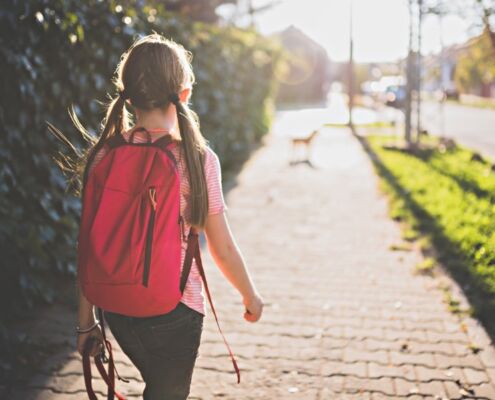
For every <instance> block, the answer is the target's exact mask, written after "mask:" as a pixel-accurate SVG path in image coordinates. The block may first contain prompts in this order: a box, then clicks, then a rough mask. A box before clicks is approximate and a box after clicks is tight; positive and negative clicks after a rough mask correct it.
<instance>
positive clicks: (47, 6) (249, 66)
mask: <svg viewBox="0 0 495 400" xmlns="http://www.w3.org/2000/svg"><path fill="white" fill-rule="evenodd" d="M158 3H159V2H157V4H158ZM117 4H120V5H121V6H123V7H120V6H117V7H116V5H117ZM146 4H148V3H147V2H144V1H121V2H119V3H115V2H110V1H108V2H107V1H98V0H88V1H76V0H64V1H62V0H55V1H42V0H38V1H15V0H8V1H7V4H4V5H3V6H2V10H1V11H0V31H1V35H0V37H1V39H0V40H1V46H0V67H1V71H2V73H1V75H0V76H1V78H0V79H1V87H2V93H3V96H2V100H1V104H0V107H1V108H0V122H1V124H0V129H1V130H2V132H1V139H0V140H1V142H0V160H1V164H0V218H1V220H2V223H1V226H0V243H1V244H0V251H1V254H2V268H1V270H0V312H1V318H0V328H1V329H0V332H1V334H2V335H1V336H0V343H1V342H5V341H3V340H1V339H2V338H3V339H5V338H6V337H7V335H8V331H7V328H6V326H7V321H8V320H9V319H10V317H12V316H15V315H21V313H22V312H24V311H25V310H26V309H29V308H32V307H33V306H35V305H36V304H39V303H41V302H51V301H53V300H54V299H55V298H56V297H57V294H58V290H59V287H60V285H59V284H58V283H59V282H60V281H62V282H67V278H71V277H74V274H75V271H76V265H75V243H76V233H77V227H78V216H79V211H80V203H79V199H78V198H77V197H75V196H74V195H73V194H71V193H70V192H68V191H67V182H66V177H64V176H63V174H62V173H61V171H60V170H59V168H58V167H57V166H56V165H55V163H54V162H53V156H55V155H56V153H57V151H59V150H62V151H64V149H63V147H61V146H60V142H59V141H57V140H56V139H55V138H54V137H53V135H51V134H50V133H49V132H48V130H47V128H46V121H49V122H51V123H53V124H54V125H55V126H57V127H58V128H60V129H61V130H62V131H63V132H64V133H66V135H67V136H68V137H69V138H70V139H71V141H73V143H76V144H77V145H78V146H82V145H83V142H82V140H81V138H80V137H79V135H78V134H77V132H76V130H75V129H74V127H73V125H72V123H71V121H70V119H69V116H68V113H67V110H68V108H69V107H70V106H71V104H74V106H75V109H76V111H77V113H78V115H79V116H80V118H81V119H82V121H83V123H84V124H85V125H86V126H88V127H89V128H90V130H91V131H93V132H97V131H98V127H99V123H100V121H101V119H102V117H103V112H102V108H101V104H100V102H101V101H105V100H106V94H107V92H108V91H113V88H112V87H111V85H110V82H111V77H112V75H113V72H114V70H115V67H116V65H117V63H118V61H119V57H120V55H121V54H122V52H123V51H124V50H125V49H126V48H127V47H128V46H129V45H130V44H131V43H132V42H133V40H134V39H135V38H136V37H137V36H139V35H145V34H149V33H152V31H156V32H158V33H163V34H164V35H165V36H167V37H171V38H173V39H175V40H176V41H178V42H180V43H182V44H183V45H184V46H185V47H186V48H188V49H189V50H191V51H192V52H193V54H194V61H193V65H194V68H195V73H196V76H197V81H198V82H197V86H196V87H195V89H194V93H193V100H192V103H193V109H195V110H196V111H197V112H198V114H199V116H200V119H201V122H202V130H203V133H204V134H205V136H206V137H207V139H209V140H210V143H211V145H212V147H213V148H214V149H215V150H216V151H217V152H218V154H219V156H220V158H221V160H222V162H223V166H224V167H230V166H232V165H233V164H235V163H236V162H237V161H238V160H239V159H240V158H242V157H244V156H245V154H246V152H247V151H248V150H249V149H250V148H252V145H253V144H255V143H257V142H258V141H259V140H260V138H261V137H262V136H263V134H264V133H265V132H267V130H268V128H269V124H270V115H271V101H272V98H273V91H274V89H275V87H274V86H275V85H274V78H273V77H274V74H275V69H276V68H277V65H278V64H279V60H280V56H281V52H280V50H279V49H278V48H277V47H276V46H274V45H273V44H272V43H271V42H269V41H268V40H266V39H264V38H262V37H260V36H259V35H258V34H257V33H256V32H254V31H243V30H238V29H235V28H219V27H215V26H210V25H205V24H200V23H197V22H191V21H184V20H181V19H180V18H179V17H177V16H174V15H171V14H167V13H166V12H165V11H164V10H163V9H156V8H152V7H151V6H146ZM69 281H71V282H72V281H73V280H72V279H69ZM0 350H1V349H0Z"/></svg>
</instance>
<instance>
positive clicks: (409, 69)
mask: <svg viewBox="0 0 495 400" xmlns="http://www.w3.org/2000/svg"><path fill="white" fill-rule="evenodd" d="M412 69H413V0H409V51H408V53H407V65H406V99H405V101H406V105H405V106H406V107H405V111H404V112H405V125H406V126H405V139H406V145H407V146H409V145H410V144H411V114H412V77H413V74H412Z"/></svg>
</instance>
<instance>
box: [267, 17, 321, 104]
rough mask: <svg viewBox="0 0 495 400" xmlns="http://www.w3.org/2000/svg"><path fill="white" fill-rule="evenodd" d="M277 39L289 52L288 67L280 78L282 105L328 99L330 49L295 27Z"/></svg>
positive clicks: (279, 100) (282, 33) (278, 35)
mask: <svg viewBox="0 0 495 400" xmlns="http://www.w3.org/2000/svg"><path fill="white" fill-rule="evenodd" d="M274 37H275V38H276V39H277V40H279V41H280V43H281V44H282V46H283V47H284V48H285V49H286V50H287V51H288V53H289V60H288V68H287V70H286V71H284V73H283V74H282V76H280V77H279V80H280V89H279V94H278V99H277V100H278V102H279V103H315V102H322V101H325V100H326V97H327V93H328V90H329V88H330V60H329V58H328V55H327V52H326V50H325V49H324V48H323V47H322V46H321V45H319V44H318V43H316V42H315V41H314V40H313V39H311V38H310V37H309V36H307V35H306V34H305V33H304V32H302V31H301V30H300V29H298V28H296V27H295V26H290V27H288V28H287V29H285V30H284V31H282V32H280V33H277V34H275V35H274Z"/></svg>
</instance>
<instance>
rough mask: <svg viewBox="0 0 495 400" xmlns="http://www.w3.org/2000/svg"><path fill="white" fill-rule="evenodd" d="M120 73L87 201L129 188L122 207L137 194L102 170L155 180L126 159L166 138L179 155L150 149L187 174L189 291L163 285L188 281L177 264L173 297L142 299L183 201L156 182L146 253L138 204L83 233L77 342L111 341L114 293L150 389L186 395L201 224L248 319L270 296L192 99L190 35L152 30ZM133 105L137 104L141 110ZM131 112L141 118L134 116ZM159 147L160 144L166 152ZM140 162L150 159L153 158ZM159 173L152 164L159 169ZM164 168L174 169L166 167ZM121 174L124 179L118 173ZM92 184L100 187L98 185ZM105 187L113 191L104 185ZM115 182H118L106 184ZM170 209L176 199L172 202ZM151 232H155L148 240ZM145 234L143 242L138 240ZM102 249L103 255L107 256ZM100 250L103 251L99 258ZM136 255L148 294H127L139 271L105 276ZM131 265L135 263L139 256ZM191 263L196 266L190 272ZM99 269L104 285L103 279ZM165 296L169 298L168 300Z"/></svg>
mask: <svg viewBox="0 0 495 400" xmlns="http://www.w3.org/2000/svg"><path fill="white" fill-rule="evenodd" d="M114 83H115V86H116V89H117V92H118V95H116V96H115V97H114V99H113V100H112V101H111V103H110V105H109V107H108V111H107V115H106V118H105V120H104V122H103V124H102V127H103V128H102V133H101V136H100V138H99V139H98V140H96V141H95V142H94V143H93V146H92V147H91V148H90V150H89V152H88V154H87V158H86V160H85V167H84V174H83V198H84V199H85V200H84V201H85V202H87V203H89V202H90V201H91V200H90V199H89V195H88V193H86V194H85V193H84V191H85V190H91V191H94V192H91V193H99V196H103V195H105V196H110V195H111V196H120V197H114V198H113V200H112V204H111V205H110V207H108V209H107V210H106V211H105V212H107V213H108V214H111V213H112V212H117V211H113V210H116V209H118V207H119V205H121V204H122V202H125V201H130V200H127V197H125V196H124V194H122V190H121V189H120V188H119V189H118V190H115V191H112V189H108V188H104V189H101V188H100V187H99V186H98V179H99V178H96V176H98V175H99V176H105V179H107V182H108V179H114V182H124V181H125V182H127V180H126V179H131V180H132V179H133V177H134V179H137V180H136V181H137V182H144V181H145V180H149V179H151V178H149V176H148V175H146V176H142V177H141V175H139V174H140V173H142V171H139V170H138V171H136V170H129V169H126V167H127V166H129V165H131V164H129V163H132V162H134V161H133V160H134V159H133V157H135V155H136V154H138V153H139V155H142V154H145V153H143V152H141V153H140V150H138V149H137V148H138V147H139V146H143V145H146V146H147V147H148V148H150V149H151V148H152V147H153V145H155V144H156V147H158V146H159V143H160V146H161V145H162V144H164V145H166V146H165V147H164V148H165V151H166V153H167V157H168V160H172V161H173V162H168V161H167V162H165V161H163V159H164V158H163V157H164V156H163V154H161V153H162V152H161V150H160V151H158V150H156V151H155V149H152V150H146V151H149V153H146V154H152V155H153V157H154V158H153V160H151V159H150V160H149V163H150V164H151V163H153V165H155V164H156V165H155V166H154V167H153V168H154V172H153V173H154V174H155V175H154V176H155V178H156V179H160V175H159V172H158V175H156V174H157V172H156V169H157V166H158V167H159V166H160V165H164V167H163V168H165V166H167V168H169V167H168V166H170V168H172V166H173V165H175V167H174V168H176V169H175V170H174V169H171V171H172V170H174V171H176V172H177V175H178V183H177V193H178V198H179V201H178V205H177V207H178V211H179V228H176V226H175V225H174V226H173V227H170V229H172V230H173V229H180V234H179V235H177V237H180V238H181V239H180V243H179V245H178V247H177V249H178V250H177V263H176V264H177V265H178V262H180V271H179V270H178V271H179V272H180V280H181V288H180V292H179V288H178V286H179V285H175V286H177V287H175V286H174V287H173V288H170V292H171V293H172V292H173V293H178V294H179V295H178V296H179V297H177V296H176V297H174V298H172V300H170V299H171V297H170V296H171V295H170V296H169V295H168V294H167V293H165V294H164V293H163V292H164V291H166V290H168V289H166V287H167V286H166V285H167V284H169V283H168V282H172V284H174V282H178V278H179V273H177V274H176V275H173V276H174V278H173V279H167V280H166V281H164V282H165V283H163V285H164V286H160V289H159V290H160V293H158V292H157V295H156V296H158V297H159V296H162V295H163V296H164V297H163V298H164V299H165V298H166V299H167V300H163V301H162V303H160V302H158V300H157V301H156V306H155V308H154V309H153V311H149V310H150V308H149V307H151V306H150V302H151V300H149V301H148V300H147V301H144V300H143V301H142V302H141V299H144V297H143V296H144V295H147V292H146V290H148V292H149V291H150V290H155V289H153V287H154V286H153V285H154V283H153V279H155V280H157V279H158V277H159V275H158V274H159V273H161V272H159V271H157V270H158V269H159V268H158V267H160V266H161V264H160V265H155V264H158V263H157V262H155V263H153V262H154V260H155V259H157V258H158V259H159V258H160V257H161V256H162V255H163V254H162V253H163V252H162V248H165V246H168V244H167V245H165V244H163V243H164V242H163V241H160V240H159V235H161V234H163V235H165V234H166V233H163V232H166V230H167V229H169V227H165V225H166V224H165V223H164V222H163V221H165V220H163V218H167V217H166V216H162V215H165V214H167V212H168V211H165V207H169V206H170V207H172V208H170V209H173V204H172V203H170V202H169V203H170V204H172V205H170V204H169V205H166V203H165V202H166V201H168V200H164V199H166V198H167V196H171V195H170V193H165V191H163V190H162V191H160V189H162V188H161V187H160V186H159V185H158V186H149V188H148V189H149V190H148V191H147V192H145V193H144V192H143V193H144V195H143V196H144V197H142V200H140V201H142V203H139V204H140V207H141V208H139V209H138V212H139V213H143V214H142V215H146V221H149V222H147V224H148V225H147V228H146V229H143V232H144V233H143V235H146V243H145V242H144V239H143V241H142V243H143V248H145V250H144V251H143V254H142V255H136V252H137V251H134V250H133V249H131V248H130V247H132V244H131V245H129V243H119V238H120V237H121V236H119V234H120V228H121V226H124V225H125V224H126V223H127V222H126V221H127V218H128V214H129V213H126V214H122V218H121V222H120V224H119V225H115V226H111V227H109V226H108V224H98V223H94V224H93V225H91V227H90V228H87V229H88V230H87V232H90V234H91V235H94V237H101V240H100V239H98V240H95V242H96V243H90V244H88V243H89V242H88V243H86V242H85V243H84V248H82V246H83V245H82V243H81V241H82V240H81V236H80V240H79V249H78V251H79V257H80V259H79V264H78V265H79V267H78V284H79V313H78V322H79V324H78V327H77V328H76V330H77V332H78V336H77V348H78V351H79V352H80V353H81V354H83V352H84V349H85V345H87V344H88V343H89V342H87V341H88V339H90V338H91V339H94V338H97V339H99V340H98V341H95V343H98V342H99V343H101V340H102V339H103V338H102V331H101V324H102V323H103V321H99V320H98V318H97V316H96V315H95V306H94V305H93V302H92V301H91V298H98V299H100V298H101V299H107V300H105V301H108V303H105V302H104V301H103V300H102V302H103V304H112V307H110V306H109V307H103V306H101V305H100V306H99V308H101V309H102V310H103V312H102V315H104V319H105V321H106V322H107V324H108V326H109V327H110V330H111V331H112V333H113V335H114V337H115V339H116V340H117V342H118V343H119V345H120V347H121V348H122V350H123V352H124V353H125V354H126V355H127V356H128V357H129V359H130V360H131V361H132V362H133V363H134V365H135V366H136V367H137V369H138V370H139V372H140V373H141V376H142V379H143V381H144V382H145V389H144V393H143V397H144V399H145V400H163V399H167V400H179V399H186V398H187V396H188V394H189V391H190V385H191V378H192V373H193V368H194V364H195V361H196V357H197V355H198V348H199V345H200V339H201V333H202V328H203V317H204V315H205V298H204V296H203V289H204V283H203V281H202V276H201V275H202V267H201V265H198V264H199V263H200V262H199V263H198V257H196V256H195V254H194V251H195V250H194V249H192V250H191V247H194V245H196V246H197V233H199V232H201V231H204V233H205V236H206V239H207V244H208V249H209V251H210V253H211V255H212V257H213V260H214V261H215V263H216V264H217V266H218V267H219V268H220V270H221V271H222V273H223V274H224V275H225V277H226V278H227V279H228V280H229V281H230V283H231V284H232V285H233V286H234V287H235V288H236V289H237V290H238V291H239V293H240V295H241V297H242V301H243V304H244V306H245V310H244V318H245V319H246V320H247V321H249V322H256V321H258V319H259V318H260V317H261V313H262V309H263V302H262V299H261V297H260V295H259V294H258V292H257V290H256V288H255V286H254V284H253V282H252V280H251V278H250V276H249V273H248V270H247V268H246V265H245V263H244V260H243V258H242V255H241V253H240V251H239V249H238V247H237V245H236V243H235V239H234V238H233V236H232V233H231V231H230V229H229V224H228V220H227V217H226V214H225V213H224V211H225V210H226V206H225V204H224V198H223V195H222V187H221V171H220V163H219V161H218V157H217V155H216V154H215V153H214V152H213V150H212V149H211V148H209V147H208V146H207V144H206V141H205V139H204V138H203V136H202V134H201V132H200V130H199V126H198V122H197V120H196V118H195V114H194V113H193V112H192V111H191V110H190V109H189V108H188V100H189V98H190V96H191V91H192V86H193V83H194V75H193V71H192V67H191V64H190V54H189V53H188V52H187V51H186V50H185V49H184V48H183V47H182V46H181V45H179V44H177V43H175V42H173V41H171V40H167V39H165V38H164V37H162V36H160V35H158V34H153V35H149V36H146V37H144V38H142V39H139V40H137V41H136V42H135V43H134V44H133V45H132V46H131V47H130V48H129V49H128V50H127V51H126V52H125V53H124V54H123V56H122V58H121V62H120V63H119V65H118V67H117V73H116V79H115V81H114ZM128 110H130V111H132V113H133V115H132V118H131V115H130V113H129V111H128ZM73 117H74V118H75V122H76V125H77V127H78V129H80V130H81V132H83V134H84V135H85V137H89V135H88V134H87V133H86V132H85V131H84V128H82V126H81V125H80V123H79V121H78V120H77V117H75V116H73ZM131 120H133V121H134V124H133V125H132V126H131ZM116 143H117V144H118V145H120V146H122V147H126V149H125V151H129V153H126V154H127V155H126V156H123V155H122V154H123V152H121V153H119V154H120V158H119V156H118V155H117V153H116V150H115V148H116V147H114V146H116ZM127 148H129V149H130V150H127ZM131 151H134V153H131ZM158 153H160V155H159V156H158V155H157V154H158ZM150 157H151V156H150ZM161 163H162V164H161ZM100 164H101V165H100ZM126 164H127V166H126ZM139 165H145V163H142V164H139ZM110 166H111V167H110ZM98 168H99V169H98ZM143 168H144V167H143ZM97 169H98V171H97ZM124 171H125V172H124ZM143 171H144V169H143ZM147 171H148V170H147ZM149 171H151V169H150V170H149ZM149 171H148V172H149ZM167 171H168V170H167ZM149 173H150V174H151V172H149ZM163 173H165V169H164V170H163ZM93 175H94V176H93ZM123 175H125V176H123ZM170 176H171V178H170V179H172V181H173V179H175V178H174V176H175V174H174V173H172V174H171V175H170ZM136 177H137V178H136ZM115 179H118V180H117V181H115ZM122 184H124V183H122ZM170 185H171V186H170V188H173V187H174V186H173V184H172V183H171V184H170ZM86 187H88V188H89V187H90V189H87V188H86ZM107 189H108V190H107ZM98 190H99V191H98ZM102 190H103V193H104V194H101V193H102ZM105 190H107V191H110V192H108V193H105ZM170 190H173V189H170ZM170 190H169V192H170ZM84 196H86V197H84ZM101 198H103V197H99V198H98V199H99V200H98V201H100V199H101ZM140 199H141V198H140ZM132 204H134V203H129V205H132ZM167 204H168V203H167ZM151 206H152V207H151ZM85 207H89V206H88V205H86V204H85V203H83V216H84V217H87V215H88V213H89V211H87V210H86V209H85ZM103 207H104V205H103V204H99V211H98V212H103V211H100V210H101V209H102V208H103ZM144 207H147V208H146V209H145V208H144ZM148 208H149V210H148ZM160 208H162V210H160ZM88 209H89V208H88ZM129 209H130V206H129ZM167 210H169V209H168V208H167ZM160 211H162V213H160ZM139 215H141V214H139ZM148 216H149V217H148ZM95 218H96V217H95ZM160 218H162V219H160ZM94 221H96V219H95V220H94ZM152 221H153V222H154V224H155V225H154V227H153V226H152V225H151V223H152ZM159 223H163V227H160V228H159V227H158V225H157V224H159ZM169 225H170V224H169ZM84 229H86V227H85V226H84V221H83V222H82V224H81V232H83V231H84ZM88 235H89V234H88ZM150 235H151V236H150ZM153 235H155V236H153ZM195 235H196V236H195ZM143 237H144V236H143ZM174 237H175V236H174ZM149 238H151V239H150V240H148V239H149ZM136 243H141V242H139V240H137V241H136ZM161 243H162V244H161ZM191 243H192V244H191ZM90 245H91V246H94V249H96V250H92V251H93V253H94V255H93V256H90V255H88V254H87V253H89V250H88V249H89V246H90ZM98 246H99V247H98ZM188 246H189V248H188ZM98 249H99V250H98ZM115 249H118V251H116V252H114V253H115V254H116V257H117V258H118V260H117V261H116V263H115V268H114V272H113V276H112V277H110V275H108V276H107V275H103V273H102V272H98V274H99V275H98V279H97V280H95V279H93V278H91V277H94V276H95V274H96V272H95V271H93V270H92V269H93V268H97V267H98V266H99V263H98V262H97V261H98V260H99V259H103V258H104V257H108V254H109V253H111V252H112V251H113V250H115ZM167 249H168V248H167ZM168 251H169V250H167V251H166V252H165V253H166V254H165V255H164V256H163V258H162V259H160V260H161V261H160V262H161V263H162V264H163V265H165V264H167V265H168V264H170V263H172V261H173V254H174V253H173V249H171V250H170V251H169V252H168ZM198 251H199V247H198ZM97 255H98V256H99V257H100V258H97ZM90 257H94V258H92V259H91V258H90ZM128 260H138V261H137V264H139V263H141V264H139V265H143V263H144V271H143V274H144V275H142V278H141V275H139V279H140V280H139V285H140V289H139V290H142V292H140V293H143V295H142V296H141V295H139V296H136V297H135V298H132V299H131V296H130V295H129V297H128V298H125V297H127V296H126V295H122V294H123V293H126V292H125V291H124V290H126V287H127V286H126V285H129V282H130V281H129V282H127V281H125V282H124V281H122V282H117V283H118V284H113V285H106V286H105V285H104V283H105V282H106V280H108V279H114V278H115V276H116V275H117V274H123V273H124V272H122V269H123V268H124V265H127V263H128ZM143 260H144V261H143ZM147 260H148V261H147ZM150 260H151V261H150ZM80 265H84V266H85V267H84V269H83V270H81V266H80ZM129 265H131V264H130V263H129ZM105 267H108V263H107V264H105ZM100 268H103V267H100ZM164 268H165V267H164ZM167 268H168V267H167ZM185 268H187V269H189V271H188V272H187V271H186V272H185ZM139 271H141V270H139ZM125 273H127V272H125ZM175 277H177V279H176V280H174V279H175ZM91 279H93V281H94V282H96V283H97V284H99V285H100V286H98V285H97V284H93V283H92V282H93V281H91ZM141 279H142V282H141ZM133 282H134V281H133ZM113 283H115V282H113ZM133 285H134V283H133ZM133 287H134V286H133ZM98 288H101V289H98ZM119 290H120V292H119ZM102 292H104V293H102ZM119 296H120V298H119V299H118V300H119V301H121V302H126V301H127V304H128V305H127V306H126V307H127V309H128V310H132V312H129V313H125V312H119V311H121V308H118V307H117V306H116V307H113V304H114V303H115V301H116V298H117V297H119ZM167 296H168V297H167ZM174 296H175V295H174ZM177 299H178V300H179V301H177ZM153 301H154V300H153ZM160 304H163V307H162V306H160ZM145 307H148V310H147V311H146V312H144V308H145ZM160 307H161V308H160ZM116 310H118V311H116ZM100 319H101V318H100ZM101 350H102V348H101V347H100V346H97V345H94V346H92V348H91V355H92V356H96V355H98V354H100V351H101Z"/></svg>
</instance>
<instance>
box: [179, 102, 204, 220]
mask: <svg viewBox="0 0 495 400" xmlns="http://www.w3.org/2000/svg"><path fill="white" fill-rule="evenodd" d="M169 100H170V102H171V103H173V104H174V105H175V108H176V111H177V121H178V124H179V132H180V137H181V140H182V145H183V146H182V147H183V151H184V156H185V159H186V167H187V172H188V176H189V187H190V196H191V200H190V204H191V214H190V221H189V222H190V224H191V225H193V226H197V227H199V228H203V227H204V226H205V223H206V217H207V216H208V188H207V186H206V177H205V169H204V160H205V148H206V143H205V139H204V137H203V135H201V132H200V131H199V126H198V122H197V118H196V116H195V115H194V113H193V112H192V111H191V110H190V109H189V107H188V106H187V105H185V104H183V103H182V102H181V101H180V99H179V96H178V95H177V94H176V93H173V94H171V95H170V97H169Z"/></svg>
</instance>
